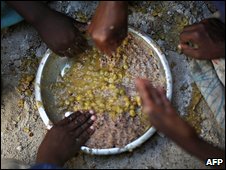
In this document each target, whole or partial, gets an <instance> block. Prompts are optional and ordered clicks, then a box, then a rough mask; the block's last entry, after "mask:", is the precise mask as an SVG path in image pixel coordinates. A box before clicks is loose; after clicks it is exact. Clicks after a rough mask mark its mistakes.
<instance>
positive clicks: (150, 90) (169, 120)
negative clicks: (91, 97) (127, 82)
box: [136, 79, 225, 168]
mask: <svg viewBox="0 0 226 170" xmlns="http://www.w3.org/2000/svg"><path fill="white" fill-rule="evenodd" d="M136 87H137V90H138V92H139V94H140V97H141V101H142V107H143V112H144V113H146V114H147V115H148V116H149V119H150V122H151V124H152V125H153V126H154V127H155V128H157V130H159V131H160V132H162V133H164V134H165V135H166V136H167V137H169V138H171V139H172V140H173V141H174V142H176V143H177V144H178V145H179V146H181V147H182V148H184V149H185V150H186V151H187V152H189V153H191V154H193V155H195V156H196V157H198V158H199V159H201V160H202V161H206V160H207V159H208V158H222V159H223V160H225V155H224V151H222V150H220V149H218V148H216V147H214V146H212V145H210V144H208V143H207V142H205V141H203V140H202V139H200V138H199V137H198V135H197V134H196V132H195V130H194V128H192V127H191V126H190V125H189V124H188V123H187V122H185V121H184V120H182V119H181V118H180V117H179V115H178V114H177V112H176V111H175V109H174V108H173V107H172V105H171V103H170V101H169V100H168V99H167V98H166V95H165V92H164V90H162V89H156V88H154V87H153V86H152V85H151V84H150V82H149V81H148V80H144V79H137V80H136ZM224 166H225V165H222V167H224ZM218 168H219V167H218Z"/></svg>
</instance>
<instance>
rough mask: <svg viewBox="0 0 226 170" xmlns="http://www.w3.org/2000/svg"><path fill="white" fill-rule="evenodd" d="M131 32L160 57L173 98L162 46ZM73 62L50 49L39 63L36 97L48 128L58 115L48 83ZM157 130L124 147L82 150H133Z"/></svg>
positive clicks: (84, 148) (85, 150) (149, 130)
mask: <svg viewBox="0 0 226 170" xmlns="http://www.w3.org/2000/svg"><path fill="white" fill-rule="evenodd" d="M129 32H131V33H132V34H133V35H134V36H138V37H140V38H142V39H143V40H144V41H145V42H146V43H147V44H148V45H149V46H150V48H151V49H152V51H153V55H155V56H156V57H158V59H159V60H160V62H161V64H162V70H163V72H164V74H165V78H166V95H167V98H168V99H170V100H171V97H172V76H171V72H170V69H169V65H168V62H167V60H166V57H165V55H164V54H163V53H162V52H161V50H160V48H159V47H158V46H157V45H156V43H155V42H154V41H153V40H152V39H151V38H150V37H148V36H147V35H145V34H144V33H140V32H138V31H135V30H134V29H132V28H129ZM71 64H72V62H71V59H69V58H66V57H59V56H56V55H55V54H53V53H52V52H51V50H49V49H48V50H47V51H46V53H45V54H44V57H43V59H42V60H41V63H40V65H39V68H38V72H37V75H36V80H35V98H36V103H37V107H38V111H39V114H40V116H41V118H42V120H43V122H44V124H45V125H46V127H47V128H48V129H50V128H51V127H52V121H54V120H55V121H56V120H57V119H56V117H55V115H57V114H56V113H57V112H58V111H57V110H56V109H55V107H54V103H53V101H54V100H53V95H52V94H51V93H50V91H49V90H48V88H47V87H48V85H50V83H53V82H55V81H56V77H57V75H59V74H61V73H62V71H63V70H64V68H66V67H69V66H70V65H71ZM60 119H62V118H60ZM58 120H59V117H58ZM155 132H156V129H155V128H154V127H151V128H149V129H148V130H147V131H146V132H145V133H144V134H143V135H142V136H140V137H139V138H138V139H136V140H134V141H133V142H131V143H129V144H127V145H126V146H124V147H122V148H108V149H95V148H88V147H86V146H82V147H81V150H82V151H84V152H85V153H89V154H95V155H112V154H119V153H122V152H126V151H132V150H133V149H134V148H136V147H138V146H140V145H141V144H142V143H144V142H145V141H146V140H148V139H149V138H150V137H151V136H152V135H153V134H154V133H155Z"/></svg>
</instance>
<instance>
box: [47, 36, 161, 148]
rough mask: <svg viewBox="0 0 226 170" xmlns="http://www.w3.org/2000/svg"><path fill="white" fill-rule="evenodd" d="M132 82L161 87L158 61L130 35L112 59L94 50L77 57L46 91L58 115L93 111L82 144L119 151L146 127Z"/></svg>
mask: <svg viewBox="0 0 226 170" xmlns="http://www.w3.org/2000/svg"><path fill="white" fill-rule="evenodd" d="M136 77H143V78H147V79H149V80H150V81H151V82H152V83H153V85H154V86H161V87H163V88H164V87H165V76H164V73H163V72H162V71H161V64H160V61H159V60H158V59H157V58H156V57H154V56H153V54H152V51H151V49H150V47H148V44H146V43H145V42H144V41H143V40H142V39H140V38H138V37H135V36H133V34H132V33H130V34H129V35H128V37H127V38H126V40H125V41H124V42H123V43H122V45H121V46H120V47H119V48H118V50H117V52H116V54H114V55H113V56H112V57H107V56H105V55H103V54H101V53H100V52H98V50H97V49H95V48H91V49H87V50H86V51H85V52H84V53H82V54H79V55H78V56H76V57H75V61H74V64H73V65H72V66H71V67H70V68H69V69H68V70H67V71H66V73H65V75H64V76H63V77H62V76H61V75H59V77H58V79H57V82H56V83H54V84H51V86H50V90H51V91H52V93H53V94H54V97H55V102H56V103H55V105H56V106H57V107H58V109H59V110H60V112H61V113H62V114H64V113H65V112H67V111H78V110H91V109H92V110H94V111H95V112H96V114H97V121H96V122H95V124H94V126H95V129H96V131H95V133H94V134H93V135H92V137H91V138H90V139H89V141H88V142H87V143H86V145H87V146H88V147H90V148H102V149H103V148H114V147H122V146H125V145H127V144H128V143H130V142H132V141H133V140H135V139H137V138H138V137H139V136H141V135H142V134H144V132H145V131H146V130H147V129H148V128H149V127H150V123H149V121H148V119H147V116H146V115H144V114H143V113H142V108H141V100H140V97H139V96H138V93H137V91H136V88H135V83H134V80H135V78H136Z"/></svg>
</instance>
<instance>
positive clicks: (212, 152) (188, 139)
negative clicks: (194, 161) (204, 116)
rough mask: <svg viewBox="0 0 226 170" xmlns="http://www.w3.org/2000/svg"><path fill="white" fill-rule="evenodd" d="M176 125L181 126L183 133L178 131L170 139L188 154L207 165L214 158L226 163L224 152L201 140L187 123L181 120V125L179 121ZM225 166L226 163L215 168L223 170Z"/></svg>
mask: <svg viewBox="0 0 226 170" xmlns="http://www.w3.org/2000/svg"><path fill="white" fill-rule="evenodd" d="M178 121H179V120H178ZM174 123H176V124H178V125H179V126H178V127H180V129H182V131H183V133H180V131H181V130H177V131H176V132H179V133H175V134H174V135H173V136H169V137H171V139H172V140H173V141H174V142H175V143H177V144H178V145H179V146H180V147H182V148H183V149H184V150H186V151H187V152H188V153H190V154H191V155H194V156H196V157H197V158H198V159H200V160H201V161H203V162H204V163H206V161H207V160H208V159H214V158H215V159H223V161H225V156H224V151H223V150H221V149H219V148H217V147H214V146H213V145H211V144H209V143H207V142H205V141H204V140H202V139H201V138H199V136H198V135H197V134H196V133H195V131H194V129H193V128H192V127H191V126H190V125H188V124H187V122H185V121H183V120H182V119H180V123H177V121H175V122H174ZM182 131H181V132H182ZM224 166H225V163H224V162H223V164H222V165H221V166H216V167H215V168H223V167H224Z"/></svg>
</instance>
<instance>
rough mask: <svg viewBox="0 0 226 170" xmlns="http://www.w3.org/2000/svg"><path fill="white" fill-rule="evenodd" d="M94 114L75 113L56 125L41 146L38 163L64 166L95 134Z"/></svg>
mask: <svg viewBox="0 0 226 170" xmlns="http://www.w3.org/2000/svg"><path fill="white" fill-rule="evenodd" d="M95 119H96V117H95V115H94V114H93V112H91V113H89V112H84V113H81V112H75V113H73V114H71V115H70V116H69V117H67V118H65V119H63V120H61V121H60V122H58V123H56V124H55V125H54V126H53V127H52V128H51V129H50V130H49V131H48V132H47V134H46V136H45V138H44V140H43V141H42V143H41V145H40V146H39V150H38V154H37V159H36V162H37V163H48V164H53V165H57V166H61V167H62V166H63V165H64V163H66V161H68V160H69V159H70V158H72V157H73V156H75V154H76V153H78V151H79V150H80V147H81V146H82V145H84V144H85V142H86V141H87V140H88V139H89V137H90V136H91V135H92V134H93V133H94V128H93V126H92V124H93V123H94V121H95Z"/></svg>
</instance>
